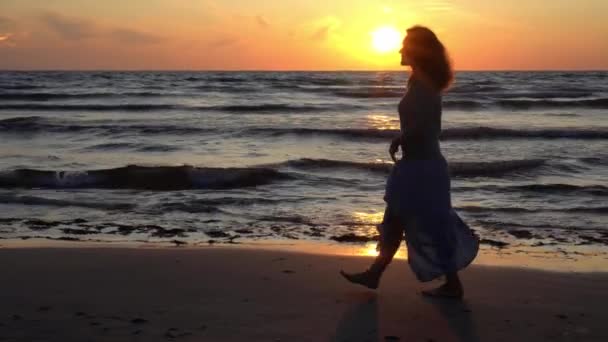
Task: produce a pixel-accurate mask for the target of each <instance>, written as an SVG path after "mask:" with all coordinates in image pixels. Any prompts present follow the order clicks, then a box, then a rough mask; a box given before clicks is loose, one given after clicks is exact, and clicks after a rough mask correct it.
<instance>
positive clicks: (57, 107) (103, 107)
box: [0, 103, 192, 112]
mask: <svg viewBox="0 0 608 342" xmlns="http://www.w3.org/2000/svg"><path fill="white" fill-rule="evenodd" d="M187 108H192V107H188V106H180V105H170V104H115V105H111V104H39V103H36V104H31V103H30V104H0V110H32V111H66V112H68V111H137V112H141V111H158V110H173V109H187Z"/></svg>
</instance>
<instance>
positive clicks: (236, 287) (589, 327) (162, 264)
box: [0, 246, 608, 342]
mask: <svg viewBox="0 0 608 342" xmlns="http://www.w3.org/2000/svg"><path fill="white" fill-rule="evenodd" d="M369 261H370V257H369V256H368V257H365V256H346V255H329V254H327V255H321V254H311V253H298V252H289V250H288V249H283V250H278V249H262V248H237V247H228V246H222V247H206V248H170V247H162V248H116V247H114V248H98V247H87V248H82V247H78V246H72V247H69V248H68V247H59V248H58V247H44V248H32V247H20V248H7V247H6V246H4V248H2V249H0V265H2V266H1V267H2V271H1V274H2V281H1V282H0V300H1V302H2V306H0V340H2V341H106V340H112V341H173V340H175V341H437V342H439V341H545V340H546V341H605V340H606V339H608V329H607V328H606V326H605V305H606V303H607V302H608V293H607V292H606V284H607V283H608V274H606V273H597V272H596V273H590V272H547V271H542V270H534V269H530V268H528V269H523V268H512V267H496V266H494V267H492V266H472V267H470V268H469V269H467V270H466V271H465V272H463V273H462V278H463V281H464V283H465V286H466V295H465V299H464V300H463V301H462V302H460V301H453V300H430V299H425V298H423V297H422V296H420V294H419V291H420V290H421V289H423V288H425V287H428V286H432V285H436V283H429V284H421V283H418V282H417V281H416V280H415V278H414V276H413V274H412V273H411V271H410V270H409V269H408V266H407V264H406V262H405V261H404V260H402V259H399V260H396V261H395V262H394V264H393V265H392V266H391V267H390V268H389V270H388V271H387V273H386V275H385V277H384V279H383V281H382V283H381V286H380V288H379V290H377V291H371V290H367V289H364V288H361V287H357V286H354V285H352V284H349V283H347V282H346V281H344V280H343V279H342V278H341V277H340V276H339V275H338V271H339V270H340V269H345V270H361V269H364V268H365V267H366V266H367V265H368V263H369Z"/></svg>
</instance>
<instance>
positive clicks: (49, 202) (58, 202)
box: [0, 194, 135, 210]
mask: <svg viewBox="0 0 608 342" xmlns="http://www.w3.org/2000/svg"><path fill="white" fill-rule="evenodd" d="M0 203H2V204H20V205H32V206H37V205H40V206H50V207H80V208H89V209H102V210H130V209H133V208H134V207H135V204H132V203H115V202H89V201H82V200H63V199H54V198H45V197H38V196H18V195H6V194H3V195H0Z"/></svg>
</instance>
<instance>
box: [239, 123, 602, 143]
mask: <svg viewBox="0 0 608 342" xmlns="http://www.w3.org/2000/svg"><path fill="white" fill-rule="evenodd" d="M399 132H400V131H399V130H397V129H374V128H327V129H322V128H278V127H256V128H250V129H247V130H244V133H249V134H254V135H259V134H262V135H267V136H281V135H312V136H314V135H321V136H323V135H325V136H337V137H343V138H349V139H391V138H394V137H395V136H396V135H398V134H399ZM503 138H538V139H608V129H599V128H598V129H592V128H590V129H580V128H555V129H536V130H534V129H509V128H494V127H484V126H479V127H463V128H460V127H459V128H447V129H444V130H443V131H442V132H441V136H440V139H442V140H458V139H503Z"/></svg>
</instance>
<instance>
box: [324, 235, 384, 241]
mask: <svg viewBox="0 0 608 342" xmlns="http://www.w3.org/2000/svg"><path fill="white" fill-rule="evenodd" d="M331 239H332V240H334V241H338V242H357V243H365V242H371V241H377V240H378V236H374V237H368V236H362V235H356V234H352V233H349V234H345V235H340V236H332V237H331Z"/></svg>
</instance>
